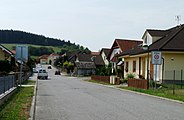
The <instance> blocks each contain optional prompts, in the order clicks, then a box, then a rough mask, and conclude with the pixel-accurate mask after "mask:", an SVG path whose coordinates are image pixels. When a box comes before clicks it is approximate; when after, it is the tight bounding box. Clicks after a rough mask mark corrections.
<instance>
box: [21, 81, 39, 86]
mask: <svg viewBox="0 0 184 120" xmlns="http://www.w3.org/2000/svg"><path fill="white" fill-rule="evenodd" d="M35 84H36V81H33V80H26V81H25V82H24V83H23V85H35Z"/></svg>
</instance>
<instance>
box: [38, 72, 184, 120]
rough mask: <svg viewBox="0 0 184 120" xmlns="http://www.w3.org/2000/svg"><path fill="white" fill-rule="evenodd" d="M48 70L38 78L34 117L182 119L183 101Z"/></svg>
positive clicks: (50, 119)
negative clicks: (57, 73)
mask: <svg viewBox="0 0 184 120" xmlns="http://www.w3.org/2000/svg"><path fill="white" fill-rule="evenodd" d="M48 71H49V76H50V79H49V80H39V81H38V92H37V103H36V117H35V119H36V120H184V104H179V103H174V102H170V101H166V100H161V99H157V98H153V97H149V96H143V95H138V94H135V93H131V92H127V91H121V90H117V89H114V88H109V87H105V86H102V85H97V84H94V83H89V82H86V81H84V80H83V79H84V78H75V77H66V76H64V75H54V71H55V70H54V69H51V70H48Z"/></svg>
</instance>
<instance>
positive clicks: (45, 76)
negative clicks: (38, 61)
mask: <svg viewBox="0 0 184 120" xmlns="http://www.w3.org/2000/svg"><path fill="white" fill-rule="evenodd" d="M37 78H38V79H48V73H47V71H46V69H43V68H41V69H39V71H38V76H37Z"/></svg>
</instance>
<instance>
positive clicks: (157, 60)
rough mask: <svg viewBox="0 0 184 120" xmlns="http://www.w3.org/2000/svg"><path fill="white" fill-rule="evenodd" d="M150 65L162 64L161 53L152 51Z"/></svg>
mask: <svg viewBox="0 0 184 120" xmlns="http://www.w3.org/2000/svg"><path fill="white" fill-rule="evenodd" d="M152 64H153V65H161V64H162V53H161V51H152Z"/></svg>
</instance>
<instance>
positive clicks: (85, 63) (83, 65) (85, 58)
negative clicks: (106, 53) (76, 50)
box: [74, 53, 105, 75]
mask: <svg viewBox="0 0 184 120" xmlns="http://www.w3.org/2000/svg"><path fill="white" fill-rule="evenodd" d="M75 58H76V59H75V62H74V64H75V69H74V72H75V74H76V75H91V74H95V69H96V68H100V67H102V66H104V65H105V64H104V62H103V60H102V57H101V56H100V55H93V54H84V53H83V54H82V53H80V54H77V55H76V57H75Z"/></svg>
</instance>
